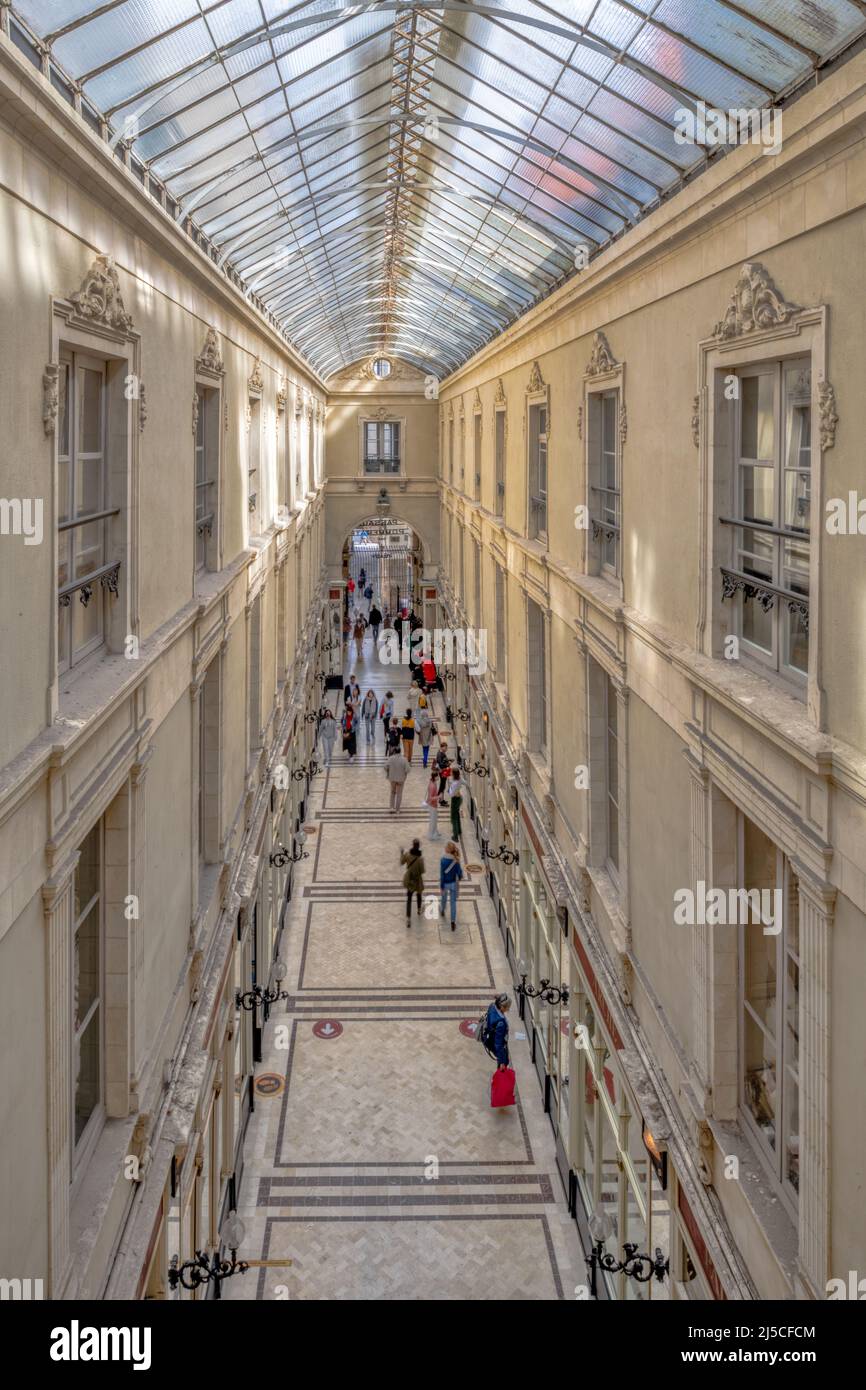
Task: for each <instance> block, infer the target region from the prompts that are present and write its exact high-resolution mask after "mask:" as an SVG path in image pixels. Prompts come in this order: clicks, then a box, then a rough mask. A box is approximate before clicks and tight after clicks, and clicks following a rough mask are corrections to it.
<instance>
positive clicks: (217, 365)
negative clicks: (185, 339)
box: [196, 328, 223, 372]
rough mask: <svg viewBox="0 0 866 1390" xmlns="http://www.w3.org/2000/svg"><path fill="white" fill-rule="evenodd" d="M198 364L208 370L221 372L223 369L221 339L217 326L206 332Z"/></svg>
mask: <svg viewBox="0 0 866 1390" xmlns="http://www.w3.org/2000/svg"><path fill="white" fill-rule="evenodd" d="M196 366H197V367H199V368H201V369H202V370H204V371H206V372H221V371H222V370H223V360H222V357H221V356H220V340H219V338H218V337H217V333H216V329H215V328H209V329H208V331H207V333H206V334H205V340H204V346H203V347H202V350H201V352H200V353H199V355H198V359H197V361H196Z"/></svg>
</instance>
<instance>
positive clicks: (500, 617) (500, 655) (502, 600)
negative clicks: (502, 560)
mask: <svg viewBox="0 0 866 1390" xmlns="http://www.w3.org/2000/svg"><path fill="white" fill-rule="evenodd" d="M494 570H495V575H496V580H495V583H496V593H495V600H494V606H495V622H496V679H497V681H498V682H499V684H500V685H503V684H504V683H505V679H506V662H507V652H508V637H507V632H506V626H505V624H506V621H507V619H506V611H507V610H506V589H505V584H506V579H505V570H504V569H503V568H502V566H501V565H495V566H494Z"/></svg>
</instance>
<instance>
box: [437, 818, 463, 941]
mask: <svg viewBox="0 0 866 1390" xmlns="http://www.w3.org/2000/svg"><path fill="white" fill-rule="evenodd" d="M462 877H463V865H462V864H461V863H460V851H459V849H458V848H457V846H456V845H455V843H454V841H453V840H449V841H448V843H447V845H446V846H445V853H444V854H443V856H442V858H441V859H440V860H439V916H440V917H444V916H445V900H446V898H447V899H448V901H449V902H450V904H451V930H452V931H456V930H457V891H458V888H459V886H460V880H461V879H462Z"/></svg>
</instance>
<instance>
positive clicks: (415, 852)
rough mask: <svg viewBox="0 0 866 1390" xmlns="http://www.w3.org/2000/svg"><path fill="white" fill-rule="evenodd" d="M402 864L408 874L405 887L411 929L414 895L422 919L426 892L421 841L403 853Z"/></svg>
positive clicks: (404, 882)
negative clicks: (413, 895) (422, 901)
mask: <svg viewBox="0 0 866 1390" xmlns="http://www.w3.org/2000/svg"><path fill="white" fill-rule="evenodd" d="M400 863H401V864H405V865H406V872H405V873H404V875H403V887H404V888H405V889H406V926H407V927H411V925H412V894H413V893H414V894H415V903H416V906H417V911H418V916H419V917H420V916H421V894H422V893H423V892H424V856H423V855H422V853H421V841H420V840H413V841H412V845H411V847H410V848H409V849H404V850H403V851H402V852H401V854H400Z"/></svg>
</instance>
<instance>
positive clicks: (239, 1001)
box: [235, 960, 289, 1017]
mask: <svg viewBox="0 0 866 1390" xmlns="http://www.w3.org/2000/svg"><path fill="white" fill-rule="evenodd" d="M286 973H287V972H286V963H285V961H284V960H277V961H275V962H274V979H275V980H276V982H277V987H276V989H275V990H265V989H262V987H261V985H253V987H252V989H248V990H247V992H246V993H245V994H241V992H240V990H237V991H236V992H235V1007H236V1008H238V1009H246V1010H247V1011H248V1012H250V1011H252V1010H253V1009H257V1008H258V1006H259V1005H260V1004H261V1005H262V1007H263V1008H264V1010H265V1017H267V1011H268V1009H269V1007H270V1005H271V1004H276V1002H277V1000H278V999H288V997H289V992H288V990H287V989H280V985H281V984H282V983H283V980H284V979H285V978H286Z"/></svg>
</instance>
